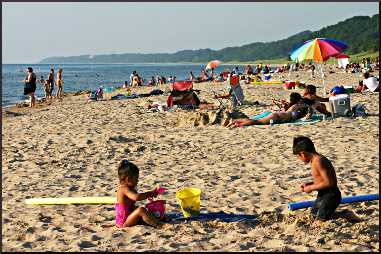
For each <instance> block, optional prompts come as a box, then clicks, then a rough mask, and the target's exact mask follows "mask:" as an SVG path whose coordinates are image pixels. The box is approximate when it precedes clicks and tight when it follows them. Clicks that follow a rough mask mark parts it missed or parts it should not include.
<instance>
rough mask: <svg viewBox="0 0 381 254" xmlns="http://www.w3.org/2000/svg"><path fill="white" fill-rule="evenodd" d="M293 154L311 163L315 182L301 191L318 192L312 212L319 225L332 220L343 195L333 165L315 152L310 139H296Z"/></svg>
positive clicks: (302, 186) (303, 187)
mask: <svg viewBox="0 0 381 254" xmlns="http://www.w3.org/2000/svg"><path fill="white" fill-rule="evenodd" d="M293 153H294V154H295V155H297V156H298V158H299V159H300V160H301V161H303V162H304V163H305V164H307V163H311V174H312V177H313V182H310V183H303V184H302V185H301V191H302V192H306V193H310V192H311V191H318V195H317V199H316V201H315V204H314V206H313V207H312V210H311V212H312V216H313V217H314V218H315V219H316V220H317V224H319V222H320V223H321V222H322V221H326V220H328V219H330V217H331V216H332V214H333V213H334V212H335V210H336V208H337V207H338V206H339V205H340V202H341V193H340V190H339V188H338V187H337V179H336V173H335V169H334V168H333V165H332V163H331V162H330V161H329V160H328V159H327V158H326V157H324V156H323V155H321V154H319V153H317V152H316V151H315V146H314V143H313V142H312V140H311V139H310V138H308V137H304V136H299V137H295V138H294V142H293Z"/></svg>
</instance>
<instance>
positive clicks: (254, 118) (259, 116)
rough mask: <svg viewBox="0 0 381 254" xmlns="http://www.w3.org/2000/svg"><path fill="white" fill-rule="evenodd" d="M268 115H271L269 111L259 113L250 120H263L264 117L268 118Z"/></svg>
mask: <svg viewBox="0 0 381 254" xmlns="http://www.w3.org/2000/svg"><path fill="white" fill-rule="evenodd" d="M270 114H271V111H265V112H263V113H260V114H258V115H255V116H253V117H251V119H252V120H258V119H261V118H264V117H266V116H268V115H270Z"/></svg>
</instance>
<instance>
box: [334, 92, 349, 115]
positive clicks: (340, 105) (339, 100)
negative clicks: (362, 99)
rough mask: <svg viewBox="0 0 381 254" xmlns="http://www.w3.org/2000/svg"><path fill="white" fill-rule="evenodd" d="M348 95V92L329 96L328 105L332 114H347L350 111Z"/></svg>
mask: <svg viewBox="0 0 381 254" xmlns="http://www.w3.org/2000/svg"><path fill="white" fill-rule="evenodd" d="M350 103H351V101H350V97H349V95H348V94H338V95H336V96H331V97H329V106H330V108H331V113H333V115H334V116H349V113H350V112H351V105H350Z"/></svg>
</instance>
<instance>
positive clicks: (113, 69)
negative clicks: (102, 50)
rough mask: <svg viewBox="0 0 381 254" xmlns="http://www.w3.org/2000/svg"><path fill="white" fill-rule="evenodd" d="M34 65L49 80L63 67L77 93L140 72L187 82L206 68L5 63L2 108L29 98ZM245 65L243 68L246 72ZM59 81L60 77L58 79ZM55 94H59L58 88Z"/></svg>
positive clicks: (114, 83) (39, 88)
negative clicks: (26, 82)
mask: <svg viewBox="0 0 381 254" xmlns="http://www.w3.org/2000/svg"><path fill="white" fill-rule="evenodd" d="M28 66H31V67H32V68H33V70H34V72H35V73H36V75H37V79H40V77H41V76H43V77H44V79H46V78H47V77H48V74H49V71H50V68H51V67H53V68H54V71H55V75H56V73H57V70H58V68H62V69H63V72H62V79H63V81H64V85H63V88H64V92H75V91H79V90H95V89H97V88H98V87H99V86H101V85H103V86H104V87H116V86H121V85H123V84H124V81H125V80H128V81H129V77H130V74H131V73H132V71H134V70H136V71H137V72H138V74H139V75H140V76H142V77H143V78H144V79H146V82H147V81H148V80H149V79H151V77H152V76H155V77H156V76H157V75H162V76H164V77H166V78H168V77H169V76H170V75H172V76H176V80H185V79H188V77H189V72H190V71H192V72H193V74H194V75H195V76H198V75H199V74H200V72H201V70H202V69H203V68H205V65H201V64H60V65H58V64H57V65H51V64H31V65H28V64H3V65H2V107H4V106H9V105H14V104H16V103H17V102H20V101H24V100H26V99H28V97H27V96H24V83H23V80H24V79H25V77H26V68H27V67H28ZM234 67H235V66H234V65H220V66H218V67H217V68H216V70H215V71H216V73H219V72H221V71H223V70H232V69H233V68H234ZM243 68H244V66H239V70H240V71H243ZM54 78H56V76H55V77H54ZM54 89H55V90H54V91H53V94H55V92H56V91H57V90H56V87H55V88H54ZM36 95H37V97H38V98H40V97H44V90H43V87H42V85H41V84H40V83H37V90H36Z"/></svg>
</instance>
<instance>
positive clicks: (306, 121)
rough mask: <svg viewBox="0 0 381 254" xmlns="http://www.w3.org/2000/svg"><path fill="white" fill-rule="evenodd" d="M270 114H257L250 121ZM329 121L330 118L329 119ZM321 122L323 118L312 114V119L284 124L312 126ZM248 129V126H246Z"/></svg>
mask: <svg viewBox="0 0 381 254" xmlns="http://www.w3.org/2000/svg"><path fill="white" fill-rule="evenodd" d="M270 114H271V111H265V112H263V113H261V114H258V115H255V116H253V117H251V119H252V120H258V119H261V118H264V117H266V116H268V115H270ZM330 119H331V118H330ZM321 120H323V116H322V115H317V114H314V115H312V117H311V118H310V119H303V118H302V119H298V120H296V121H293V122H290V123H286V124H289V125H305V124H313V123H317V122H320V121H321ZM274 124H284V123H274ZM247 127H249V126H247Z"/></svg>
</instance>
